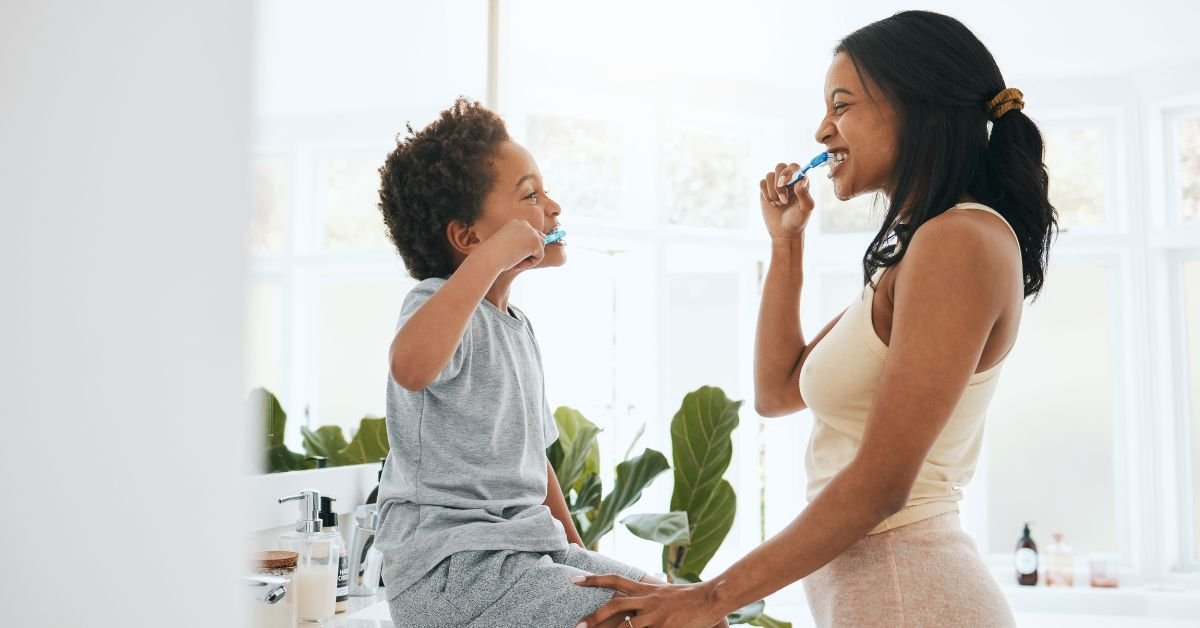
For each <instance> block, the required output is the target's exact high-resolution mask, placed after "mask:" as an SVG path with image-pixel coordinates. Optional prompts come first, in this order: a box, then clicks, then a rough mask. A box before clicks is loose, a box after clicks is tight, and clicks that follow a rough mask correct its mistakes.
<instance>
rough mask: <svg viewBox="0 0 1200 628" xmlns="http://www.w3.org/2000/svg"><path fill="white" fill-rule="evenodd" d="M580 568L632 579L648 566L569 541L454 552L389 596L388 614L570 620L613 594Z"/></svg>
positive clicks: (534, 622) (475, 624)
mask: <svg viewBox="0 0 1200 628" xmlns="http://www.w3.org/2000/svg"><path fill="white" fill-rule="evenodd" d="M583 574H601V575H603V574H619V575H622V576H625V577H627V578H629V579H631V580H635V581H636V580H641V579H642V578H643V577H644V576H645V575H646V572H644V571H642V570H640V569H636V568H634V567H630V566H629V565H626V564H624V563H620V562H617V561H615V560H613V559H611V558H605V557H604V556H601V555H600V554H597V553H595V552H590V551H588V550H585V549H580V548H579V547H576V546H574V545H572V546H570V547H569V548H568V549H566V550H564V551H561V552H550V553H548V554H541V553H537V552H518V551H513V550H486V551H468V552H458V553H456V554H452V555H451V556H450V557H449V558H446V559H445V560H443V561H442V562H441V563H438V566H437V567H434V568H433V570H432V571H430V572H429V573H427V574H425V577H424V578H421V579H420V580H418V581H417V583H416V584H414V585H412V586H411V587H409V588H408V589H406V590H404V591H402V592H401V593H400V594H398V595H396V596H395V597H393V598H392V600H391V602H390V607H391V611H392V621H393V622H394V623H395V624H396V628H443V627H445V628H464V627H469V628H496V627H503V628H514V627H520V628H528V627H529V626H536V627H537V628H559V627H561V628H574V626H575V624H577V623H579V620H581V619H583V618H584V617H585V616H587V615H590V614H591V613H592V611H595V610H596V609H597V608H600V607H601V606H603V605H604V603H605V602H607V601H609V600H610V599H612V596H613V591H612V590H611V589H600V588H592V587H581V586H579V585H577V584H575V583H573V582H571V578H572V577H574V576H578V575H583Z"/></svg>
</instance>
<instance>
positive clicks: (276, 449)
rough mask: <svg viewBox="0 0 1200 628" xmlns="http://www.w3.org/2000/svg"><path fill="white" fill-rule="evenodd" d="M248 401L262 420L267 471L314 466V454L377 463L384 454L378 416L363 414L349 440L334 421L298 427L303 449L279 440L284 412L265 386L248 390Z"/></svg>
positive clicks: (334, 460) (337, 462)
mask: <svg viewBox="0 0 1200 628" xmlns="http://www.w3.org/2000/svg"><path fill="white" fill-rule="evenodd" d="M248 403H249V404H250V407H251V410H252V411H253V412H256V413H257V414H258V416H260V417H261V419H262V421H263V427H264V431H265V432H266V452H265V456H264V459H263V465H264V468H265V470H266V472H267V473H281V472H285V471H303V470H305V469H313V468H315V467H316V459H317V457H320V458H325V459H326V460H328V462H329V465H330V466H335V467H337V466H345V465H352V464H368V463H377V462H379V459H380V458H385V457H387V453H388V439H387V421H386V420H385V419H383V418H380V417H369V416H368V417H363V419H362V420H361V421H359V424H358V430H357V431H356V432H355V433H354V438H353V439H351V440H350V441H349V442H347V441H346V436H345V435H344V434H343V432H342V428H341V427H339V426H336V425H324V426H321V427H319V428H317V429H316V430H310V429H308V428H307V427H301V428H300V434H301V435H302V436H303V437H304V453H298V452H295V451H292V450H291V449H289V448H288V446H287V445H285V444H284V442H283V434H284V429H285V428H286V427H287V413H286V412H284V411H283V407H282V406H281V405H280V404H279V399H277V398H276V397H275V395H274V394H272V393H271V391H269V390H267V389H265V388H255V389H254V390H252V391H250V398H249V401H248Z"/></svg>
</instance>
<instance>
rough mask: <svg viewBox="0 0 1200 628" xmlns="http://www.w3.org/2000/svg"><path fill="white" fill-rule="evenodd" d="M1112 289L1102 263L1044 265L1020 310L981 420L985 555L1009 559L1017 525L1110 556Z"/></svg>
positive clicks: (1113, 540)
mask: <svg viewBox="0 0 1200 628" xmlns="http://www.w3.org/2000/svg"><path fill="white" fill-rule="evenodd" d="M1112 283H1113V281H1112V277H1111V272H1110V271H1109V269H1108V267H1107V266H1106V265H1103V264H1068V263H1065V262H1064V263H1062V264H1054V266H1052V267H1051V269H1050V270H1049V272H1048V273H1047V283H1046V287H1045V290H1044V292H1043V293H1042V296H1041V297H1040V298H1039V300H1038V301H1037V302H1036V303H1034V304H1033V305H1029V306H1026V310H1025V313H1024V315H1023V318H1022V321H1021V332H1020V337H1019V338H1018V340H1017V344H1016V346H1015V347H1014V348H1013V352H1012V354H1011V355H1009V357H1008V359H1007V361H1006V363H1005V366H1004V372H1003V373H1002V374H1001V375H1000V384H999V387H998V388H997V391H996V396H995V398H994V399H993V403H992V406H991V408H990V410H989V413H988V415H989V416H988V425H987V435H986V443H985V447H986V450H987V455H986V461H987V470H986V478H987V486H986V487H983V488H984V490H983V491H982V492H983V493H985V494H986V496H987V504H986V508H987V530H988V533H987V538H986V543H984V539H980V545H981V548H980V549H981V551H983V552H985V553H988V552H990V553H993V554H1006V553H1009V552H1011V551H1012V548H1013V547H1015V544H1016V540H1017V539H1018V538H1019V537H1020V536H1021V526H1022V524H1023V523H1024V522H1026V521H1033V522H1036V524H1037V525H1035V526H1033V530H1034V534H1035V538H1036V539H1038V540H1047V541H1048V539H1049V538H1050V534H1051V533H1053V532H1056V531H1057V532H1062V533H1064V535H1065V539H1066V542H1067V543H1068V544H1069V545H1071V546H1072V547H1074V548H1075V550H1076V551H1077V552H1079V553H1080V554H1086V553H1087V552H1114V551H1117V549H1118V546H1117V535H1116V527H1117V521H1116V512H1117V504H1116V502H1115V501H1114V495H1115V494H1116V487H1115V477H1114V475H1115V466H1114V459H1115V455H1114V442H1113V441H1114V432H1113V425H1114V419H1115V417H1114V397H1113V395H1112V394H1111V391H1112V389H1113V384H1114V381H1113V373H1114V368H1113V365H1114V359H1115V355H1114V354H1115V353H1116V347H1115V346H1114V343H1115V342H1116V338H1115V337H1114V334H1113V329H1114V325H1113V320H1112V309H1113V308H1112V307H1111V302H1112V291H1113V288H1114V287H1113V285H1112ZM977 488H978V485H977V484H975V483H973V484H972V485H971V486H969V487H968V488H967V493H968V495H967V499H971V498H972V497H976V496H977V495H978V494H979V493H980V492H981V491H978V490H977ZM972 505H973V506H974V504H972Z"/></svg>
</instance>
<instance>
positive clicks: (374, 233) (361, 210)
mask: <svg viewBox="0 0 1200 628" xmlns="http://www.w3.org/2000/svg"><path fill="white" fill-rule="evenodd" d="M381 165H383V155H380V157H379V159H367V158H354V159H348V158H342V159H330V160H327V161H325V162H324V168H323V174H324V176H323V183H324V193H323V194H322V196H321V204H322V207H323V208H324V215H325V240H324V242H325V248H328V249H335V250H346V249H358V250H373V249H386V248H388V239H387V233H386V229H385V227H384V225H383V217H382V216H381V215H380V213H379V167H380V166H381Z"/></svg>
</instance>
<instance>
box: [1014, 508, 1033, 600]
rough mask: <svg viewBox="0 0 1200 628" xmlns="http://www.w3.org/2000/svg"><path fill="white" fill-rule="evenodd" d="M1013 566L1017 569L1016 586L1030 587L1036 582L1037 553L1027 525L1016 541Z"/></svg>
mask: <svg viewBox="0 0 1200 628" xmlns="http://www.w3.org/2000/svg"><path fill="white" fill-rule="evenodd" d="M1013 564H1014V566H1015V567H1016V568H1017V584H1023V585H1025V586H1028V587H1032V586H1034V585H1036V584H1037V582H1038V551H1037V544H1036V543H1034V542H1033V537H1031V536H1029V523H1026V524H1025V532H1024V533H1022V534H1021V538H1020V540H1018V541H1017V553H1016V554H1015V555H1014V556H1013Z"/></svg>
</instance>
